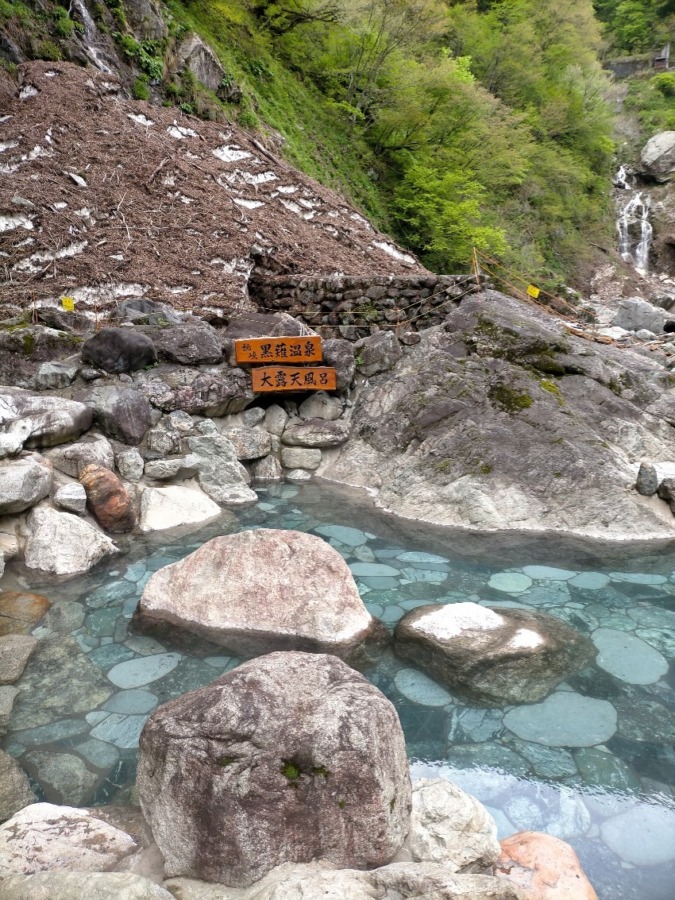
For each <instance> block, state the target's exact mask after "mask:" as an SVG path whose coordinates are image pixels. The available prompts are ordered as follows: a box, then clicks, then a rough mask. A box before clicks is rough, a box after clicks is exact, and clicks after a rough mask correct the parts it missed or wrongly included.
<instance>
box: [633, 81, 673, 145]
mask: <svg viewBox="0 0 675 900" xmlns="http://www.w3.org/2000/svg"><path fill="white" fill-rule="evenodd" d="M671 78H672V79H673V80H674V81H675V76H673V75H672V73H669V72H663V73H661V74H659V75H655V76H652V77H650V76H646V77H645V76H642V77H640V76H637V77H634V78H632V79H631V80H630V81H629V83H628V95H627V96H626V99H625V101H624V105H625V107H626V109H627V110H630V111H631V112H633V113H634V114H635V115H636V116H637V118H638V121H639V122H640V125H641V127H642V132H643V135H644V139H645V140H646V138H647V137H649V136H650V135H652V134H656V132H658V131H673V130H675V103H674V102H673V97H672V96H671V95H670V94H668V93H667V91H668V90H669V87H668V80H669V79H671ZM664 88H665V91H666V92H664Z"/></svg>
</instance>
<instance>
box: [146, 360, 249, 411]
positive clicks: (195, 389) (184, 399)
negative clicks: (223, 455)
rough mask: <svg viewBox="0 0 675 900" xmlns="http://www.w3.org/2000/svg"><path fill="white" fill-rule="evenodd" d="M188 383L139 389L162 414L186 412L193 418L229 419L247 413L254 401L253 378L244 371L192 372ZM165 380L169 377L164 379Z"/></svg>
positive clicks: (159, 382) (157, 383)
mask: <svg viewBox="0 0 675 900" xmlns="http://www.w3.org/2000/svg"><path fill="white" fill-rule="evenodd" d="M190 375H191V376H193V377H190V378H189V380H186V383H183V384H181V383H179V382H178V379H176V380H174V382H173V383H172V384H169V383H167V381H166V380H162V379H160V378H156V377H155V378H152V379H149V380H147V381H145V382H143V383H141V384H140V385H139V389H140V390H141V391H142V392H143V394H144V396H145V397H147V399H148V400H149V401H150V403H152V405H153V406H155V407H156V408H157V409H161V410H162V412H168V413H170V412H174V411H175V410H183V411H184V412H186V413H189V414H190V415H193V416H194V415H198V416H216V417H219V416H227V415H230V414H232V413H238V412H241V411H242V410H244V409H246V407H247V406H248V405H249V403H252V402H253V400H254V399H255V394H254V393H253V391H252V389H251V376H250V375H249V374H248V373H246V372H245V371H244V370H243V369H230V368H225V367H223V368H221V369H220V370H219V371H218V372H217V373H216V372H199V371H198V370H196V369H193V370H191V373H190ZM164 378H166V376H164Z"/></svg>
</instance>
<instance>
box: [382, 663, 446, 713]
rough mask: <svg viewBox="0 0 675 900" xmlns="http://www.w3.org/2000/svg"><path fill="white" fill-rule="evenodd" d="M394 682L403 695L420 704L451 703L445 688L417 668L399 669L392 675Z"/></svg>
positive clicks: (443, 704) (441, 704) (438, 704)
mask: <svg viewBox="0 0 675 900" xmlns="http://www.w3.org/2000/svg"><path fill="white" fill-rule="evenodd" d="M394 684H395V685H396V687H397V688H398V689H399V691H400V692H401V693H402V694H403V696H404V697H407V698H408V700H411V701H412V702H413V703H419V704H420V706H447V704H448V703H452V697H451V696H450V694H449V693H448V692H447V691H446V690H445V688H443V687H441V686H440V684H436V682H435V681H432V680H431V678H429V677H428V676H427V675H425V674H424V672H418V671H417V669H400V670H399V671H398V672H397V673H396V676H395V677H394Z"/></svg>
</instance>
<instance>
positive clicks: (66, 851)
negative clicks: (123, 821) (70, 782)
mask: <svg viewBox="0 0 675 900" xmlns="http://www.w3.org/2000/svg"><path fill="white" fill-rule="evenodd" d="M136 848H137V844H136V842H135V841H134V839H133V838H132V837H130V836H129V835H128V834H126V833H125V832H124V831H120V829H119V828H113V826H112V825H108V824H107V823H106V822H103V821H101V819H97V818H95V816H93V815H91V814H90V813H88V812H85V810H82V809H74V808H73V807H70V806H54V805H53V804H51V803H34V804H32V805H31V806H27V807H25V808H24V809H22V810H19V812H18V813H16V815H14V816H13V817H12V818H11V819H9V820H8V821H7V822H5V823H4V824H3V825H0V875H9V874H24V875H31V874H33V873H34V872H44V871H49V870H53V869H75V870H78V871H84V872H99V871H101V870H106V869H111V868H113V866H115V865H116V864H117V863H118V862H119V861H120V860H121V859H122V858H123V857H125V856H127V855H128V854H129V853H133V852H134V850H136Z"/></svg>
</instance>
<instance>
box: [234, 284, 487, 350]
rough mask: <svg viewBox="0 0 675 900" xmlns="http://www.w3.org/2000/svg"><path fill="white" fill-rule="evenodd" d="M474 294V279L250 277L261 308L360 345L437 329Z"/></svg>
mask: <svg viewBox="0 0 675 900" xmlns="http://www.w3.org/2000/svg"><path fill="white" fill-rule="evenodd" d="M477 290H478V286H477V285H476V281H475V278H474V276H473V275H413V276H395V275H392V276H386V275H379V276H378V275H375V276H373V275H369V276H343V275H332V276H329V277H313V276H307V275H294V276H289V275H276V276H258V277H257V278H256V277H253V278H252V279H251V281H250V283H249V293H250V296H251V299H252V300H253V301H254V302H255V303H256V305H257V306H258V308H259V309H264V310H265V311H269V312H287V313H290V314H291V315H292V316H295V317H296V318H299V319H301V320H302V321H303V322H305V323H306V324H307V325H309V326H310V327H311V328H316V329H318V330H319V331H320V333H321V335H322V336H323V337H343V338H347V339H348V340H358V339H359V338H362V337H366V336H367V335H369V334H372V333H373V332H374V331H379V330H381V329H390V330H395V331H398V332H402V331H403V332H404V331H419V330H421V329H423V328H429V327H430V326H432V325H439V324H440V323H441V322H442V321H443V320H444V319H445V317H446V315H447V313H448V312H449V306H450V304H451V303H452V301H453V300H454V301H457V300H458V299H459V298H460V297H462V296H464V295H465V294H467V293H473V292H475V291H477Z"/></svg>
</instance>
